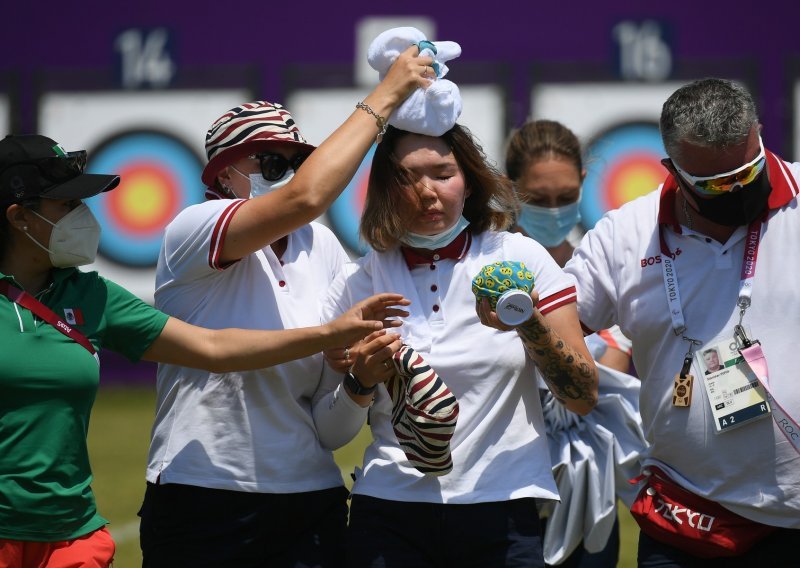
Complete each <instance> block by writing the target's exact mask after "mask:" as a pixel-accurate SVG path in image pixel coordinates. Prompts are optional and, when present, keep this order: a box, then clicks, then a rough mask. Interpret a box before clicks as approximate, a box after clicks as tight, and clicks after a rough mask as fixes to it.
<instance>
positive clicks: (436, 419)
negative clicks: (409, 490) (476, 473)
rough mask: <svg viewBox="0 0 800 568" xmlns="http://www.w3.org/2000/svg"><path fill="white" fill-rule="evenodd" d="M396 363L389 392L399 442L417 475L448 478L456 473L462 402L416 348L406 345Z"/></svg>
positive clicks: (387, 383)
mask: <svg viewBox="0 0 800 568" xmlns="http://www.w3.org/2000/svg"><path fill="white" fill-rule="evenodd" d="M392 362H393V363H394V367H395V371H396V372H395V375H394V376H393V377H392V378H391V379H389V380H388V381H387V382H386V388H387V390H388V391H389V397H390V398H391V399H392V427H393V429H394V434H395V436H396V437H397V442H398V443H399V444H400V448H401V449H402V450H403V452H405V454H406V458H407V459H408V461H409V462H410V463H411V465H412V466H413V467H414V468H415V469H416V470H417V471H419V472H421V473H424V474H426V475H434V476H439V475H445V474H446V473H449V472H450V470H452V469H453V459H452V457H451V456H450V438H452V437H453V433H454V432H455V429H456V422H457V421H458V401H457V400H456V397H455V395H453V393H452V392H451V391H450V389H449V388H447V385H446V384H444V381H442V379H441V378H439V375H437V374H436V371H434V370H433V369H432V368H431V366H430V365H428V363H426V362H425V360H424V359H423V358H422V356H421V355H420V354H419V353H417V352H416V350H414V348H412V347H409V346H408V345H403V347H401V348H400V350H399V351H398V352H397V353H395V354H394V357H393V358H392Z"/></svg>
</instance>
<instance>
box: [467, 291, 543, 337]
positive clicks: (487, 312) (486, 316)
mask: <svg viewBox="0 0 800 568" xmlns="http://www.w3.org/2000/svg"><path fill="white" fill-rule="evenodd" d="M531 300H533V305H534V306H536V305H537V304H538V303H539V292H537V291H536V290H531ZM475 311H476V312H477V313H478V317H479V318H480V320H481V323H482V324H483V325H485V326H488V327H493V328H495V329H499V330H500V331H511V330H512V329H516V328H518V327H520V326H523V325H525V324H527V323H528V322H527V321H525V322H522V323H520V324H517V325H507V324H504V323H503V322H501V321H500V318H499V317H497V312H495V311H494V310H493V309H492V308H491V306H490V305H489V300H488V299H486V298H481V299H480V300H478V301H477V302H475ZM534 312H535V309H534ZM534 317H535V313H534V314H532V315H531V317H530V318H529V319H528V321H530V320H531V319H533V318H534Z"/></svg>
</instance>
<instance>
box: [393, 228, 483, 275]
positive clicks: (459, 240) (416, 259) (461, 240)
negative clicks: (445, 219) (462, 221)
mask: <svg viewBox="0 0 800 568" xmlns="http://www.w3.org/2000/svg"><path fill="white" fill-rule="evenodd" d="M471 244H472V233H470V232H469V231H468V230H467V229H464V230H463V231H461V234H459V235H458V236H457V237H456V239H455V240H454V241H453V242H452V243H450V244H449V245H447V246H446V247H442V248H440V249H435V250H431V251H426V254H425V255H422V254H420V253H419V252H417V250H419V249H417V250H414V249H411V248H409V247H407V246H401V247H400V252H402V253H403V258H404V259H405V261H406V266H408V268H409V270H411V269H412V268H414V267H415V266H419V265H421V264H433V263H434V262H436V261H437V260H444V259H446V258H452V259H454V260H461V259H462V258H464V255H465V254H467V251H468V250H469V247H470V245H471ZM437 255H438V258H434V257H435V256H437Z"/></svg>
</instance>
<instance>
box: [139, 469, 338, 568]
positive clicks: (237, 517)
mask: <svg viewBox="0 0 800 568" xmlns="http://www.w3.org/2000/svg"><path fill="white" fill-rule="evenodd" d="M139 516H140V517H141V519H142V520H141V525H140V530H139V536H140V544H141V547H142V555H143V558H144V561H143V564H142V565H143V567H144V568H161V567H167V566H168V567H170V568H176V567H186V568H203V567H209V568H211V567H213V568H227V567H230V568H257V567H258V568H260V567H267V566H269V567H270V568H271V567H276V568H283V567H287V568H288V567H292V568H312V567H315V568H316V567H319V568H338V567H341V566H344V554H345V531H346V524H347V490H346V489H345V488H344V487H336V488H333V489H326V490H323V491H312V492H308V493H288V494H279V493H249V492H244V491H226V490H221V489H207V488H204V487H195V486H191V485H179V484H166V485H154V484H151V483H148V484H147V490H146V492H145V497H144V503H143V504H142V508H141V510H140V511H139Z"/></svg>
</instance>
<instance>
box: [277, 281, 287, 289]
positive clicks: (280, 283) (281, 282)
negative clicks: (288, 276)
mask: <svg viewBox="0 0 800 568" xmlns="http://www.w3.org/2000/svg"><path fill="white" fill-rule="evenodd" d="M278 286H280V287H281V288H283V287H284V286H286V280H281V281H280V282H278Z"/></svg>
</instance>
